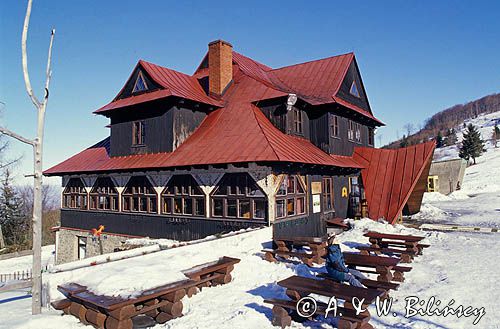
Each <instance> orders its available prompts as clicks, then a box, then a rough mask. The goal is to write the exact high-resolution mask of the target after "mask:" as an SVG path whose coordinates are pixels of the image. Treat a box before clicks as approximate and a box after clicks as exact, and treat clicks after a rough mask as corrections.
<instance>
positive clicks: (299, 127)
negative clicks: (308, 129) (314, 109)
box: [292, 107, 304, 135]
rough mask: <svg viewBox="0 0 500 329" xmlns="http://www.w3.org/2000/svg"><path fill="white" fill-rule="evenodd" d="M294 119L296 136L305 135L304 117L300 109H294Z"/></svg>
mask: <svg viewBox="0 0 500 329" xmlns="http://www.w3.org/2000/svg"><path fill="white" fill-rule="evenodd" d="M292 112H293V114H292V119H293V131H294V132H295V133H296V134H300V135H303V134H304V117H303V113H302V111H301V110H300V109H298V108H296V107H294V108H293V109H292Z"/></svg>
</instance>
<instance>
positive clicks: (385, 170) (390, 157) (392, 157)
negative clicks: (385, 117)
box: [353, 142, 436, 224]
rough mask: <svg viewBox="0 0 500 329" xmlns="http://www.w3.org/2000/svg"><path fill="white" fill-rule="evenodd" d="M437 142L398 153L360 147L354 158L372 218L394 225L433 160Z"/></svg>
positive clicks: (419, 145)
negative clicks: (358, 168) (359, 171)
mask: <svg viewBox="0 0 500 329" xmlns="http://www.w3.org/2000/svg"><path fill="white" fill-rule="evenodd" d="M435 147H436V144H435V142H427V143H422V144H418V145H413V146H409V147H405V148H400V149H396V150H389V149H375V148H369V147H356V148H355V149H354V154H353V158H354V160H355V161H356V162H358V163H359V164H360V165H362V166H363V167H364V169H362V170H361V175H362V178H363V185H364V187H365V194H366V201H367V203H368V213H369V217H370V218H372V219H375V220H376V219H379V218H385V219H386V220H387V221H389V222H390V223H392V224H394V223H395V221H396V220H397V218H398V215H399V214H401V212H402V211H403V208H404V206H405V205H406V202H407V201H408V198H409V197H410V195H411V194H412V192H413V190H414V189H415V186H416V184H417V182H418V180H419V178H420V177H421V175H422V173H423V172H424V168H425V166H426V165H427V164H428V163H429V162H430V161H432V155H433V154H434V149H435Z"/></svg>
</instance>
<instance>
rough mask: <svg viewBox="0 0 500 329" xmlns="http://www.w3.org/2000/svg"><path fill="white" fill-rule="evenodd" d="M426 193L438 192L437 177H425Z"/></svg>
mask: <svg viewBox="0 0 500 329" xmlns="http://www.w3.org/2000/svg"><path fill="white" fill-rule="evenodd" d="M427 192H439V177H438V176H435V175H434V176H429V177H427Z"/></svg>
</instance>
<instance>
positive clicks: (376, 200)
mask: <svg viewBox="0 0 500 329" xmlns="http://www.w3.org/2000/svg"><path fill="white" fill-rule="evenodd" d="M94 113H96V114H98V115H103V116H105V117H107V118H109V120H110V124H109V128H110V135H109V137H108V138H106V139H104V140H102V141H100V142H98V143H97V144H95V145H94V146H92V147H89V148H88V149H86V150H83V151H82V152H80V153H78V154H76V155H75V156H73V157H71V158H69V159H67V160H66V161H64V162H62V163H60V164H58V165H56V166H54V167H52V168H50V169H48V170H47V171H45V175H48V176H61V177H62V187H63V191H62V209H61V226H60V228H59V229H58V232H57V262H58V263H61V262H67V261H71V260H74V259H78V258H83V257H85V256H90V255H95V254H97V253H98V250H99V248H102V249H103V250H104V252H110V251H113V250H114V249H115V248H116V247H117V246H119V245H120V244H121V243H122V242H124V241H125V240H126V239H128V238H131V237H151V238H168V239H174V240H192V239H199V238H203V237H206V236H208V235H212V234H218V233H223V232H229V231H235V230H240V229H245V228H249V227H257V226H263V225H271V224H272V225H274V234H275V235H276V236H288V235H300V236H321V235H324V234H325V232H326V224H325V223H326V220H328V219H332V218H338V217H340V218H346V217H360V216H362V215H363V216H368V217H370V218H373V219H378V218H385V219H386V220H388V221H390V222H392V223H394V222H395V221H396V220H397V219H398V218H399V217H400V216H401V215H402V214H410V213H414V212H416V211H418V210H419V208H420V203H421V200H422V195H423V192H424V190H425V186H426V180H427V176H428V171H429V165H430V160H431V159H432V153H433V150H434V144H433V143H427V144H420V145H416V146H412V147H409V148H404V149H399V150H379V149H374V148H373V146H374V131H375V129H376V128H377V127H379V126H381V125H383V123H382V122H381V121H380V120H378V119H377V118H376V117H375V116H374V115H373V112H372V110H371V108H370V104H369V102H368V98H367V95H366V91H365V88H364V86H363V82H362V79H361V75H360V72H359V68H358V65H357V63H356V58H355V56H354V54H353V53H349V54H345V55H340V56H334V57H329V58H325V59H320V60H315V61H310V62H306V63H302V64H296V65H290V66H285V67H281V68H275V69H273V68H270V67H268V66H266V65H264V64H261V63H259V62H257V61H255V60H253V59H251V58H248V57H246V56H243V55H242V54H239V53H237V52H235V51H233V47H232V45H231V44H229V43H228V42H225V41H221V40H217V41H214V42H211V43H210V44H209V45H208V53H207V54H206V55H205V57H204V58H203V60H202V61H201V64H200V65H199V67H198V68H197V69H196V71H195V72H194V74H193V75H187V74H184V73H180V72H177V71H174V70H171V69H168V68H165V67H162V66H158V65H155V64H152V63H149V62H145V61H142V60H141V61H139V62H138V63H137V65H136V67H135V68H134V69H133V71H132V74H131V75H130V78H129V79H128V80H127V82H126V83H125V85H124V86H123V88H122V90H121V91H120V92H119V93H118V95H116V97H115V98H114V99H113V100H112V101H111V102H110V103H109V104H107V105H105V106H103V107H101V108H100V109H98V110H96V111H95V112H94ZM100 225H104V227H105V229H104V233H105V234H104V239H102V241H101V246H98V244H97V243H95V238H93V237H92V234H91V231H92V229H95V228H98V227H99V226H100Z"/></svg>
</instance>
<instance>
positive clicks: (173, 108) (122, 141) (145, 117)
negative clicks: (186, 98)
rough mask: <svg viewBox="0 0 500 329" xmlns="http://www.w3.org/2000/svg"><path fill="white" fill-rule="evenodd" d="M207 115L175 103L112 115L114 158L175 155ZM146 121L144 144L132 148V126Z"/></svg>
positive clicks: (152, 105) (151, 104) (148, 105)
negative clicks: (141, 155)
mask: <svg viewBox="0 0 500 329" xmlns="http://www.w3.org/2000/svg"><path fill="white" fill-rule="evenodd" d="M205 116H206V113H205V112H204V111H195V110H193V109H190V108H188V107H187V106H183V105H182V104H178V103H176V102H174V101H173V100H170V101H167V100H159V101H154V102H149V103H147V104H141V105H140V106H136V107H130V108H128V109H127V110H126V111H123V112H122V111H117V112H116V113H115V114H112V115H111V136H110V140H111V142H110V152H111V153H110V154H111V156H126V155H131V154H144V153H159V152H172V151H173V150H174V149H175V148H176V147H178V146H179V145H180V144H181V143H182V142H183V141H184V140H185V139H186V138H187V137H188V136H189V135H191V133H192V132H193V131H194V130H195V129H196V128H197V127H198V126H199V124H200V123H201V121H202V120H203V118H205ZM138 120H141V121H144V129H145V136H144V145H140V146H136V145H132V124H133V122H134V121H138Z"/></svg>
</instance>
